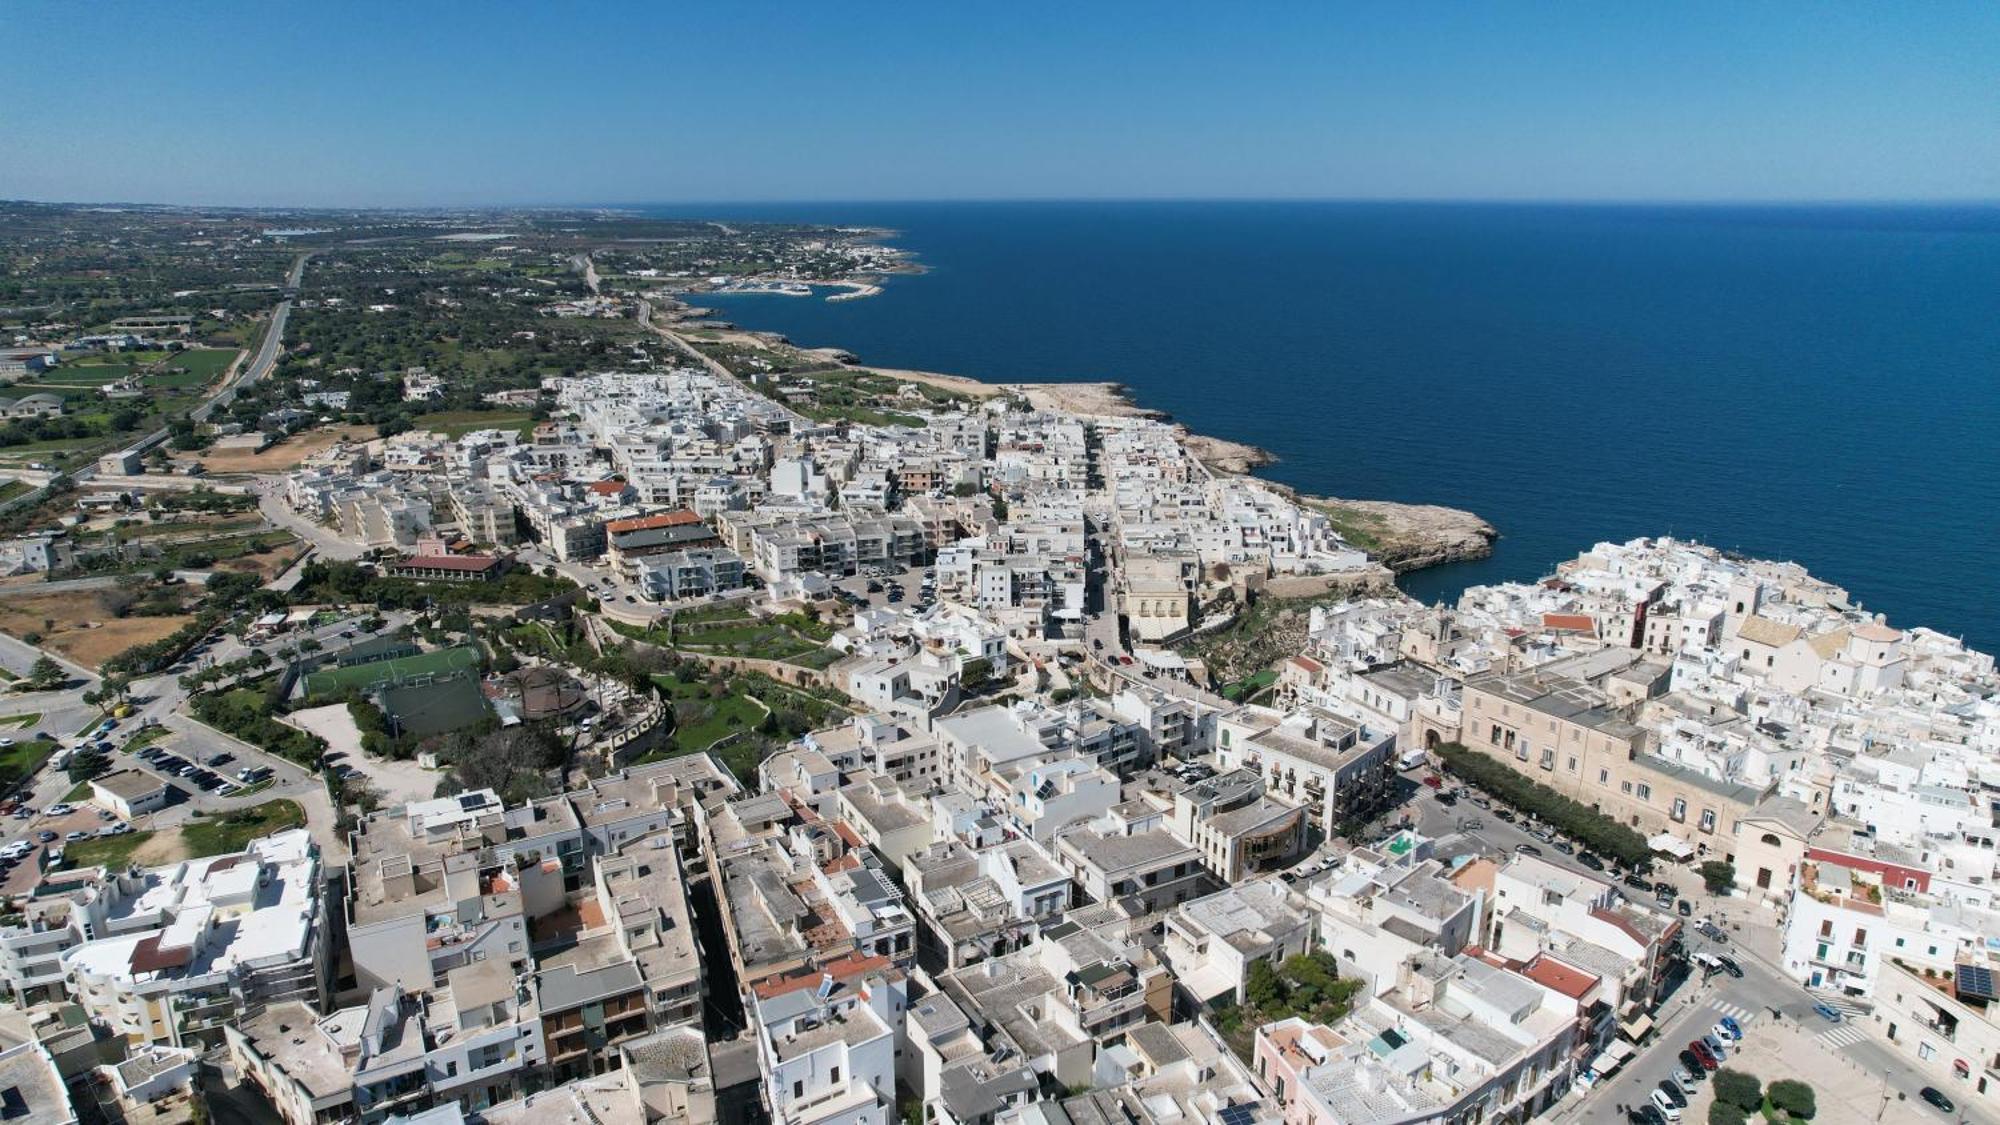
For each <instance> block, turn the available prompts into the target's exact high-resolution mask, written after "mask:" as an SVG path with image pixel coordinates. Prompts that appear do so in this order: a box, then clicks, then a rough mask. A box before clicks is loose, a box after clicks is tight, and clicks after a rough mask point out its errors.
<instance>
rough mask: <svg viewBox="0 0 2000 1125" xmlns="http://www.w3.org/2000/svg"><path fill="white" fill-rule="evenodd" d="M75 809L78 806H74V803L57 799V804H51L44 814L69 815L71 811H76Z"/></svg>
mask: <svg viewBox="0 0 2000 1125" xmlns="http://www.w3.org/2000/svg"><path fill="white" fill-rule="evenodd" d="M75 811H76V806H74V805H70V804H68V803H66V802H62V801H57V802H56V803H55V804H53V805H50V806H49V807H48V809H47V810H46V811H45V812H44V813H43V815H44V816H68V815H69V814H70V813H73V812H75Z"/></svg>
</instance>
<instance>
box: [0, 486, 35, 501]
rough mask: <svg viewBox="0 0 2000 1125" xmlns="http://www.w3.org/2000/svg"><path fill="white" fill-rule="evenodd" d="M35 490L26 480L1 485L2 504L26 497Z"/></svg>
mask: <svg viewBox="0 0 2000 1125" xmlns="http://www.w3.org/2000/svg"><path fill="white" fill-rule="evenodd" d="M34 489H35V486H34V485H32V484H29V483H28V482H27V481H24V480H10V481H8V482H7V483H5V484H0V504H4V503H6V502H7V501H9V500H12V499H13V498H14V497H16V496H25V495H27V494H28V493H30V492H33V491H34Z"/></svg>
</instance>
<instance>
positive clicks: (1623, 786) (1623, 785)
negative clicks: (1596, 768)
mask: <svg viewBox="0 0 2000 1125" xmlns="http://www.w3.org/2000/svg"><path fill="white" fill-rule="evenodd" d="M1618 791H1619V792H1621V793H1630V792H1631V791H1632V783H1631V782H1629V781H1621V782H1619V783H1618Z"/></svg>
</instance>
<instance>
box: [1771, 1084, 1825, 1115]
mask: <svg viewBox="0 0 2000 1125" xmlns="http://www.w3.org/2000/svg"><path fill="white" fill-rule="evenodd" d="M1764 1095H1765V1097H1767V1098H1769V1099H1770V1100H1771V1107H1772V1108H1773V1109H1781V1110H1784V1111H1785V1112H1786V1113H1789V1114H1791V1115H1792V1116H1793V1117H1801V1118H1809V1117H1811V1116H1812V1115H1813V1114H1814V1113H1815V1112H1817V1111H1818V1108H1819V1107H1818V1106H1817V1105H1815V1104H1814V1102H1813V1088H1812V1087H1811V1086H1808V1085H1806V1084H1805V1083H1803V1082H1801V1081H1799V1080H1798V1079H1796V1078H1781V1079H1779V1080H1778V1081H1776V1082H1773V1083H1771V1088H1770V1089H1769V1090H1766V1091H1764Z"/></svg>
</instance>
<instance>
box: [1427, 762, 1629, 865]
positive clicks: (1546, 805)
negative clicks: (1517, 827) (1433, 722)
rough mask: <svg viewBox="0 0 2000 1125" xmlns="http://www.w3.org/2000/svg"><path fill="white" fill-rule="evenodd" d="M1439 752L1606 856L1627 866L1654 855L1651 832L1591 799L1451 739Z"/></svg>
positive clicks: (1470, 779) (1467, 775)
mask: <svg viewBox="0 0 2000 1125" xmlns="http://www.w3.org/2000/svg"><path fill="white" fill-rule="evenodd" d="M1435 753H1436V754H1437V756H1438V758H1439V759H1440V760H1441V761H1443V762H1444V768H1445V770H1446V771H1447V772H1449V773H1451V774H1452V775H1453V776H1455V777H1459V778H1462V779H1464V780H1465V781H1466V782H1467V783H1468V784H1470V785H1472V786H1474V787H1476V788H1478V789H1481V790H1483V791H1485V792H1487V793H1489V794H1491V795H1493V796H1494V797H1497V798H1499V799H1500V800H1502V801H1505V802H1506V803H1507V804H1509V805H1512V806H1513V807H1514V808H1516V809H1519V810H1520V811H1522V812H1524V813H1527V814H1528V815H1529V816H1532V817H1534V818H1535V819H1536V820H1539V821H1541V822H1542V823H1544V824H1547V825H1549V826H1550V827H1551V828H1554V829H1555V830H1556V831H1558V832H1560V833H1562V834H1563V835H1565V836H1568V837H1569V838H1570V839H1572V840H1575V841H1577V842H1578V843H1580V844H1582V845H1583V846H1584V847H1586V848H1589V849H1590V850H1591V851H1593V852H1596V853H1597V854H1599V855H1601V856H1605V857H1608V858H1610V859H1615V860H1618V861H1619V862H1621V863H1623V864H1625V865H1626V866H1627V867H1633V866H1637V865H1638V864H1640V863H1642V862H1644V861H1646V860H1648V859H1650V858H1652V854H1653V850H1652V848H1650V847H1648V846H1647V844H1646V838H1645V837H1644V836H1641V835H1639V834H1638V833H1637V832H1634V831H1632V830H1631V829H1630V828H1627V827H1625V826H1624V825H1622V824H1620V823H1618V822H1617V821H1615V820H1613V819H1611V818H1610V817H1608V816H1605V815H1604V814H1603V813H1600V812H1598V811H1597V810H1595V809H1593V808H1591V807H1590V806H1589V805H1586V804H1583V803H1581V802H1578V801H1573V800H1571V799H1570V798H1568V797H1565V796H1563V795H1562V794H1560V793H1558V792H1556V791H1555V790H1553V789H1551V788H1549V787H1548V786H1546V785H1543V784H1542V783H1541V782H1539V781H1536V780H1534V779H1532V778H1529V777H1525V776H1523V775H1521V774H1518V773H1516V772H1514V770H1513V769H1512V768H1511V767H1509V766H1508V765H1507V764H1506V763H1504V762H1499V761H1496V760H1494V759H1492V758H1489V757H1487V756H1486V755H1484V754H1481V753H1479V752H1478V751H1476V750H1469V749H1467V748H1466V747H1465V746H1464V745H1462V744H1460V743H1456V742H1447V743H1445V744H1444V745H1442V746H1439V747H1437V748H1436V750H1435Z"/></svg>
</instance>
